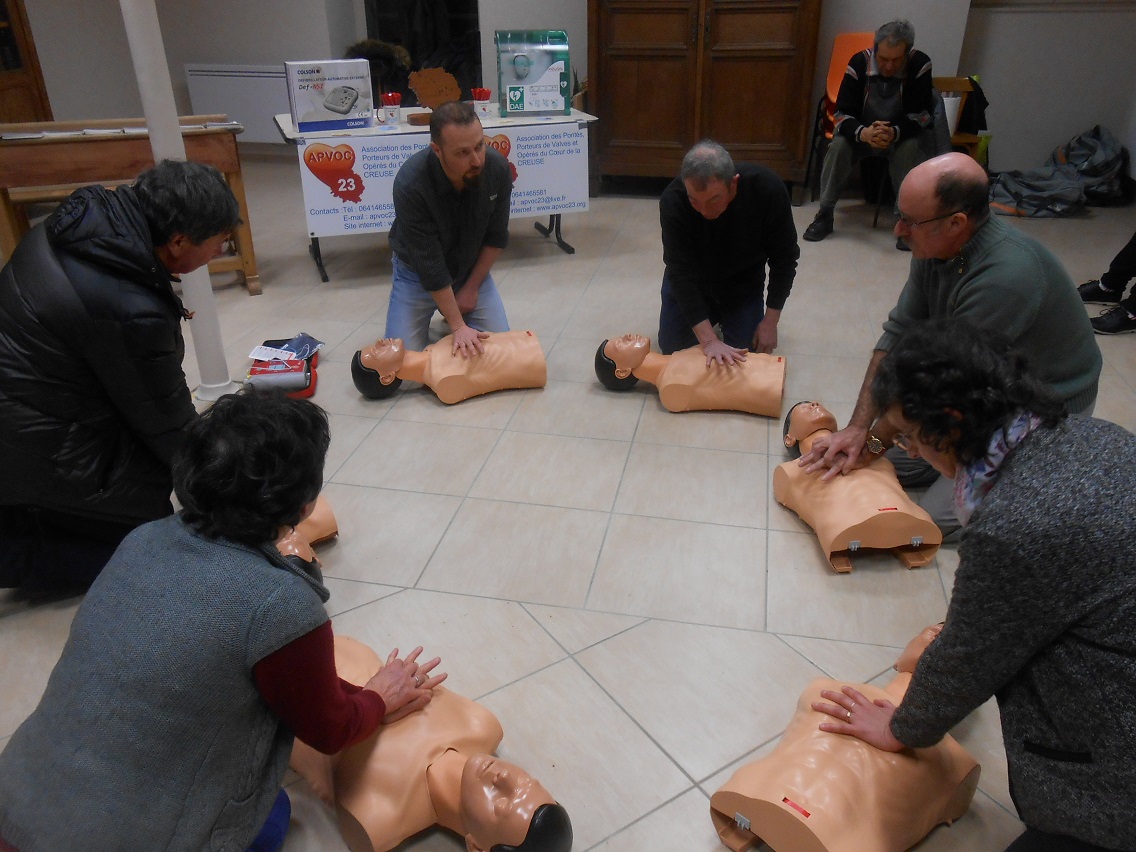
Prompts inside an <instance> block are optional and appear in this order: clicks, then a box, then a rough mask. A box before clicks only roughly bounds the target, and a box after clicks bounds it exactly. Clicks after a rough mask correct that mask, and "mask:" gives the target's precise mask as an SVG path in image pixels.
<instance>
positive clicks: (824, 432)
mask: <svg viewBox="0 0 1136 852" xmlns="http://www.w3.org/2000/svg"><path fill="white" fill-rule="evenodd" d="M831 434H832V430H831V429H817V430H816V431H815V432H813V433H812V434H810V435H806V436H805V437H804V438H801V440H800V441H799V442H798V446H799V447H800V450H801V455H802V456H804V455H808V453H809V451H810V450H811V449H812V448H813V444H814V443H815V442H816V441H817V440H819V439H820V438H827V437H828V436H829V435H831Z"/></svg>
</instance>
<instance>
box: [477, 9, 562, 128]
mask: <svg viewBox="0 0 1136 852" xmlns="http://www.w3.org/2000/svg"><path fill="white" fill-rule="evenodd" d="M494 41H495V42H496V44H497V93H498V97H499V99H500V106H501V116H502V117H508V116H510V115H568V114H569V113H571V112H572V84H571V79H572V74H571V70H570V68H569V61H568V34H567V33H565V32H564V31H563V30H497V31H496V33H495V34H494Z"/></svg>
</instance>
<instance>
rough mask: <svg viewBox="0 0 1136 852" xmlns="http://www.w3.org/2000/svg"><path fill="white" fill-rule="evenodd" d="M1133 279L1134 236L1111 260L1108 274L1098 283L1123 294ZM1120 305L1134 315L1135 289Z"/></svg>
mask: <svg viewBox="0 0 1136 852" xmlns="http://www.w3.org/2000/svg"><path fill="white" fill-rule="evenodd" d="M1133 278H1136V234H1133V235H1132V239H1130V240H1129V241H1128V244H1127V245H1126V246H1125V247H1124V248H1122V249H1121V250H1120V252H1119V253H1118V254H1117V255H1116V257H1114V258H1113V259H1112V263H1111V264H1109V267H1108V272H1106V273H1105V274H1104V275H1102V276H1101V277H1100V282H1101V286H1102V287H1106V288H1107V289H1109V290H1119V291H1120V292H1121V293H1123V292H1124V288H1125V287H1127V286H1128V282H1129V281H1131V280H1132V279H1133ZM1120 304H1121V305H1123V306H1124V307H1125V308H1126V309H1127V310H1128V312H1129V313H1132V314H1136V287H1133V288H1132V292H1131V293H1129V294H1128V298H1127V299H1122V300H1121V302H1120Z"/></svg>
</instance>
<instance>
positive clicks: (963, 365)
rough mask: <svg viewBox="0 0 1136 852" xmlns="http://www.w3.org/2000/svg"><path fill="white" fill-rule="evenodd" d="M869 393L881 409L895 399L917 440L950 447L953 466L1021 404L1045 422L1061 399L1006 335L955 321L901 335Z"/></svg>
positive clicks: (1057, 412)
mask: <svg viewBox="0 0 1136 852" xmlns="http://www.w3.org/2000/svg"><path fill="white" fill-rule="evenodd" d="M872 399H873V401H874V402H875V404H876V407H877V409H878V410H879V411H881V412H884V411H887V410H888V409H889V408H891V407H892V406H896V405H898V406H899V410H900V412H901V413H902V414H903V417H904V419H906V420H909V421H911V422H912V423H916V424H918V426H919V438H920V440H922V441H924V442H925V443H927V444H930V445H931V446H934V447H935V448H937V449H939V450H951V451H953V452H954V454H955V455H956V456H957V458H958V460H959V462H960V463H961V464H973V463H974V462H976V461H978V460H979V459H981V458H983V457H985V455H986V451H987V449H988V448H989V446H990V440H991V438H993V437H994V433H995V432H996V431H997V430H998V429H1005V428H1006V427H1007V426H1009V425H1010V423H1011V422H1012V421H1013V419H1014V418H1015V417H1016V416H1017V414H1018V413H1019V412H1020V411H1022V410H1028V411H1032V412H1033V413H1034V414H1036V415H1038V416H1039V417H1041V418H1042V422H1043V423H1044V424H1045V425H1046V426H1055V425H1057V424H1058V423H1059V422H1060V421H1061V420H1062V419H1063V418H1064V417H1065V415H1066V410H1065V404H1064V402H1062V401H1061V400H1060V399H1058V398H1057V397H1056V396H1054V395H1053V393H1052V391H1050V390H1049V389H1048V388H1047V387H1045V386H1044V385H1042V384H1041V383H1040V382H1039V381H1038V380H1037V379H1035V378H1033V376H1032V375H1031V374H1030V371H1029V365H1028V364H1027V363H1026V359H1025V358H1024V357H1023V356H1022V355H1021V354H1020V353H1018V352H1017V351H1016V350H1015V349H1014V348H1013V346H1012V344H1011V342H1010V341H1009V340H1008V339H1007V338H1005V337H1003V336H1002V335H999V334H996V333H993V332H989V331H982V332H981V333H980V332H979V331H978V330H977V329H975V328H974V326H972V325H970V323H968V322H966V321H965V320H961V319H950V320H934V321H931V322H926V323H921V324H919V325H917V326H913V327H912V328H911V329H910V330H908V331H907V332H906V333H904V335H903V336H902V337H901V338H900V339H899V340H898V341H897V342H896V344H895V346H894V347H893V348H892V350H891V351H890V352H889V353H888V354H887V356H886V357H885V358H884V359H883V360H882V361H881V362H880V367H879V370H878V371H877V372H876V377H875V379H874V381H873V382H872Z"/></svg>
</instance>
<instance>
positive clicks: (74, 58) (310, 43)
mask: <svg viewBox="0 0 1136 852" xmlns="http://www.w3.org/2000/svg"><path fill="white" fill-rule="evenodd" d="M82 4H83V6H82V9H83V11H82V14H81V15H80V14H77V13H76V3H75V0H25V5H26V7H27V11H28V19H29V22H30V24H31V28H32V35H33V37H34V38H35V42H36V51H37V52H38V54H39V58H40V63H41V65H42V66H43V75H44V82H45V84H46V85H47V95H48V99H49V100H50V101H51V109H52V112H53V113H54V115H55V118H56V120H60V121H64V120H68V119H82V118H119V117H126V116H140V115H142V101H141V98H140V97H139V95H138V85H137V83H136V81H135V77H134V66H133V65H132V63H131V61H130V46H129V45H128V44H127V41H126V30H125V28H124V27H123V23H122V11H121V7H120V6H119V4H118V2H117V0H82ZM156 5H157V9H158V21H159V24H160V25H161V28H162V39H163V41H164V42H165V47H166V56H167V57H168V59H169V65H170V76H171V78H172V80H173V86H174V98H175V100H176V101H177V106H178V112H179V113H181V114H183V115H184V114H187V113H189V112H190V104H189V91H188V89H187V87H186V82H185V69H184V66H185V64H186V63H187V62H217V63H231V64H248V65H275V64H283V63H284V62H285V60H288V59H325V58H329V57H338V56H342V55H343V48H344V47H346V45H347V44H348V43H350V42H351V41H353V40H354V39H355V37H356V32H355V26H356V23H355V22H356V11H355V3H354V0H323V2H320V3H313V2H311V0H252V1H251V2H239V3H234V2H232V0H194V2H193V3H192V4H187V3H186V2H185V0H156ZM190 5H192V16H190V17H187V13H186V10H187V8H188V7H189V6H190ZM333 36H334V39H335V40H334V41H333Z"/></svg>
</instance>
